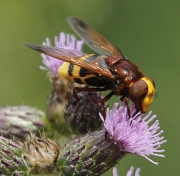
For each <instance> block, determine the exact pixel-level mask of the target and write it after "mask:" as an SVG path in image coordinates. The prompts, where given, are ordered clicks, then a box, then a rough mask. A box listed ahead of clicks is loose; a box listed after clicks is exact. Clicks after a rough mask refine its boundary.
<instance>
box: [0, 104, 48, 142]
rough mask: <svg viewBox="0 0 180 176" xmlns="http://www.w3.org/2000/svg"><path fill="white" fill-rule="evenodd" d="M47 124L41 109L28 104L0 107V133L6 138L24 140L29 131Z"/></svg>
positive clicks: (35, 130)
mask: <svg viewBox="0 0 180 176" xmlns="http://www.w3.org/2000/svg"><path fill="white" fill-rule="evenodd" d="M48 126H49V123H48V121H47V118H46V115H45V113H44V112H43V111H41V110H38V109H36V108H33V107H30V106H25V105H24V106H22V105H21V106H7V107H6V108H1V109H0V133H1V135H2V136H4V137H6V138H14V139H15V138H16V139H21V140H24V139H26V137H27V136H28V135H29V134H30V132H32V133H33V132H39V131H41V130H46V129H47V128H48Z"/></svg>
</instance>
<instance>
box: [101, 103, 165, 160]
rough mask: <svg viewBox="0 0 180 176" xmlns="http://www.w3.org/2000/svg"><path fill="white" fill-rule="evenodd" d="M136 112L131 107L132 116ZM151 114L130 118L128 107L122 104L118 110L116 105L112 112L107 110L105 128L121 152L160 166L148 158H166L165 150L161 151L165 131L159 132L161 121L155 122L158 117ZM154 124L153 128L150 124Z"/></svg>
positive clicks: (139, 114) (140, 114)
mask: <svg viewBox="0 0 180 176" xmlns="http://www.w3.org/2000/svg"><path fill="white" fill-rule="evenodd" d="M135 112H136V109H135V107H134V106H132V107H131V110H130V114H131V115H133V114H134V113H135ZM151 114H152V112H149V113H148V114H147V115H146V116H144V117H143V114H142V113H140V112H139V113H138V114H136V115H135V116H132V117H131V118H129V115H128V113H127V108H126V106H125V105H124V104H123V103H122V105H121V107H120V108H118V104H117V103H116V104H115V105H114V107H113V109H112V110H109V109H107V113H106V119H105V120H104V118H102V117H101V119H102V120H103V121H104V127H105V129H106V132H107V133H108V136H109V139H110V140H112V141H114V144H116V145H117V146H119V150H120V151H124V152H128V153H131V154H136V155H139V156H143V157H145V158H146V159H148V160H149V161H151V162H152V163H154V164H158V163H157V162H154V161H153V160H151V159H150V158H149V157H148V156H150V155H154V156H159V157H164V155H163V154H159V153H163V152H164V150H160V149H159V148H160V147H161V144H163V143H165V142H166V140H164V137H163V136H160V135H161V134H162V133H163V131H162V130H161V131H158V130H159V121H158V120H156V121H155V122H153V120H154V119H155V118H156V115H151ZM150 123H152V125H151V126H149V124H150Z"/></svg>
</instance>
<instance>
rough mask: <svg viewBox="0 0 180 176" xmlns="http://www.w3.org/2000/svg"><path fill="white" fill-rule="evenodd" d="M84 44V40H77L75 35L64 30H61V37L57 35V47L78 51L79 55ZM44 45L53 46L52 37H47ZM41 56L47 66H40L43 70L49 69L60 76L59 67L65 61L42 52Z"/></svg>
mask: <svg viewBox="0 0 180 176" xmlns="http://www.w3.org/2000/svg"><path fill="white" fill-rule="evenodd" d="M83 44H84V42H83V41H82V40H76V38H75V36H74V35H70V34H65V33H64V32H61V33H60V35H59V37H57V36H56V37H55V47H58V48H63V49H69V50H74V51H77V55H79V56H80V55H81V52H82V47H83ZM43 45H46V46H51V41H50V39H49V38H47V39H46V42H44V43H43ZM82 54H83V53H82ZM41 56H42V58H43V64H44V65H45V67H44V66H40V68H41V69H42V70H48V71H50V72H51V74H53V76H55V77H58V68H59V67H60V66H61V65H62V64H63V63H64V61H62V60H58V59H56V58H54V57H51V56H46V55H44V54H41Z"/></svg>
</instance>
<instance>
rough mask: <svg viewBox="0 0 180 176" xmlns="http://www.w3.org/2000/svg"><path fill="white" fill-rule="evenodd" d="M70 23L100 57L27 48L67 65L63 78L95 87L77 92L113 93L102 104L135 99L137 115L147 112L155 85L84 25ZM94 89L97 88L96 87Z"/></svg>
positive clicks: (118, 51)
mask: <svg viewBox="0 0 180 176" xmlns="http://www.w3.org/2000/svg"><path fill="white" fill-rule="evenodd" d="M67 22H68V23H69V25H70V27H71V28H72V29H73V30H74V32H75V33H76V34H77V35H78V36H79V37H80V38H81V39H82V40H84V42H85V43H86V44H87V45H88V46H89V47H90V48H91V49H93V50H94V51H96V52H98V53H99V54H83V55H82V56H79V54H77V52H76V51H72V50H67V49H62V48H56V47H50V46H43V45H34V44H26V45H27V46H28V47H30V48H32V49H34V50H37V51H39V52H41V53H44V54H46V55H48V56H52V57H54V58H57V59H60V60H63V61H65V62H64V64H62V66H60V68H59V75H60V77H65V78H66V79H68V80H70V81H73V82H76V83H79V84H84V85H87V86H91V87H85V88H77V89H81V90H86V91H105V90H111V92H110V93H109V94H108V95H107V96H106V97H104V98H103V99H102V100H101V101H100V102H99V103H104V102H105V101H107V100H108V99H109V98H111V96H112V95H120V96H121V100H123V101H125V102H126V103H127V101H128V99H131V100H132V101H133V102H134V104H135V107H136V109H137V111H141V112H143V113H144V112H146V111H147V110H148V108H149V106H150V104H151V103H152V101H153V96H154V94H155V83H154V81H153V80H152V79H151V78H148V77H145V76H144V74H143V73H142V72H141V71H140V69H139V68H138V67H137V66H136V65H135V64H134V63H132V62H131V61H129V60H128V59H127V58H126V57H124V56H123V54H122V53H121V51H120V50H119V49H117V48H116V47H114V46H113V45H112V44H111V43H110V42H109V41H107V40H106V39H105V38H104V37H103V36H101V35H100V34H99V33H98V32H97V31H95V30H94V29H93V28H92V27H90V26H89V25H87V24H86V23H84V22H83V21H81V20H79V19H76V18H72V17H67ZM92 86H93V87H94V88H93V87H92Z"/></svg>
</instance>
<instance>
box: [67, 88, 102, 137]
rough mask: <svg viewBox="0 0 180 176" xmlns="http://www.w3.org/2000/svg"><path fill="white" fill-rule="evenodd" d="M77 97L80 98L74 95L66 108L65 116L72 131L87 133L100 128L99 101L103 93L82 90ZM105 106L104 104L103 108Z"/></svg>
mask: <svg viewBox="0 0 180 176" xmlns="http://www.w3.org/2000/svg"><path fill="white" fill-rule="evenodd" d="M77 97H78V98H79V100H77V99H76V98H75V97H74V96H72V97H71V99H69V101H68V103H67V106H66V108H65V116H64V118H65V121H66V123H67V125H68V126H69V128H70V129H71V131H72V133H74V134H85V133H87V132H88V131H94V130H96V129H99V128H100V126H101V124H102V121H101V118H100V116H99V107H98V102H99V101H100V100H101V99H102V93H101V92H86V91H81V92H79V93H77ZM104 108H105V106H104V105H102V109H104Z"/></svg>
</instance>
